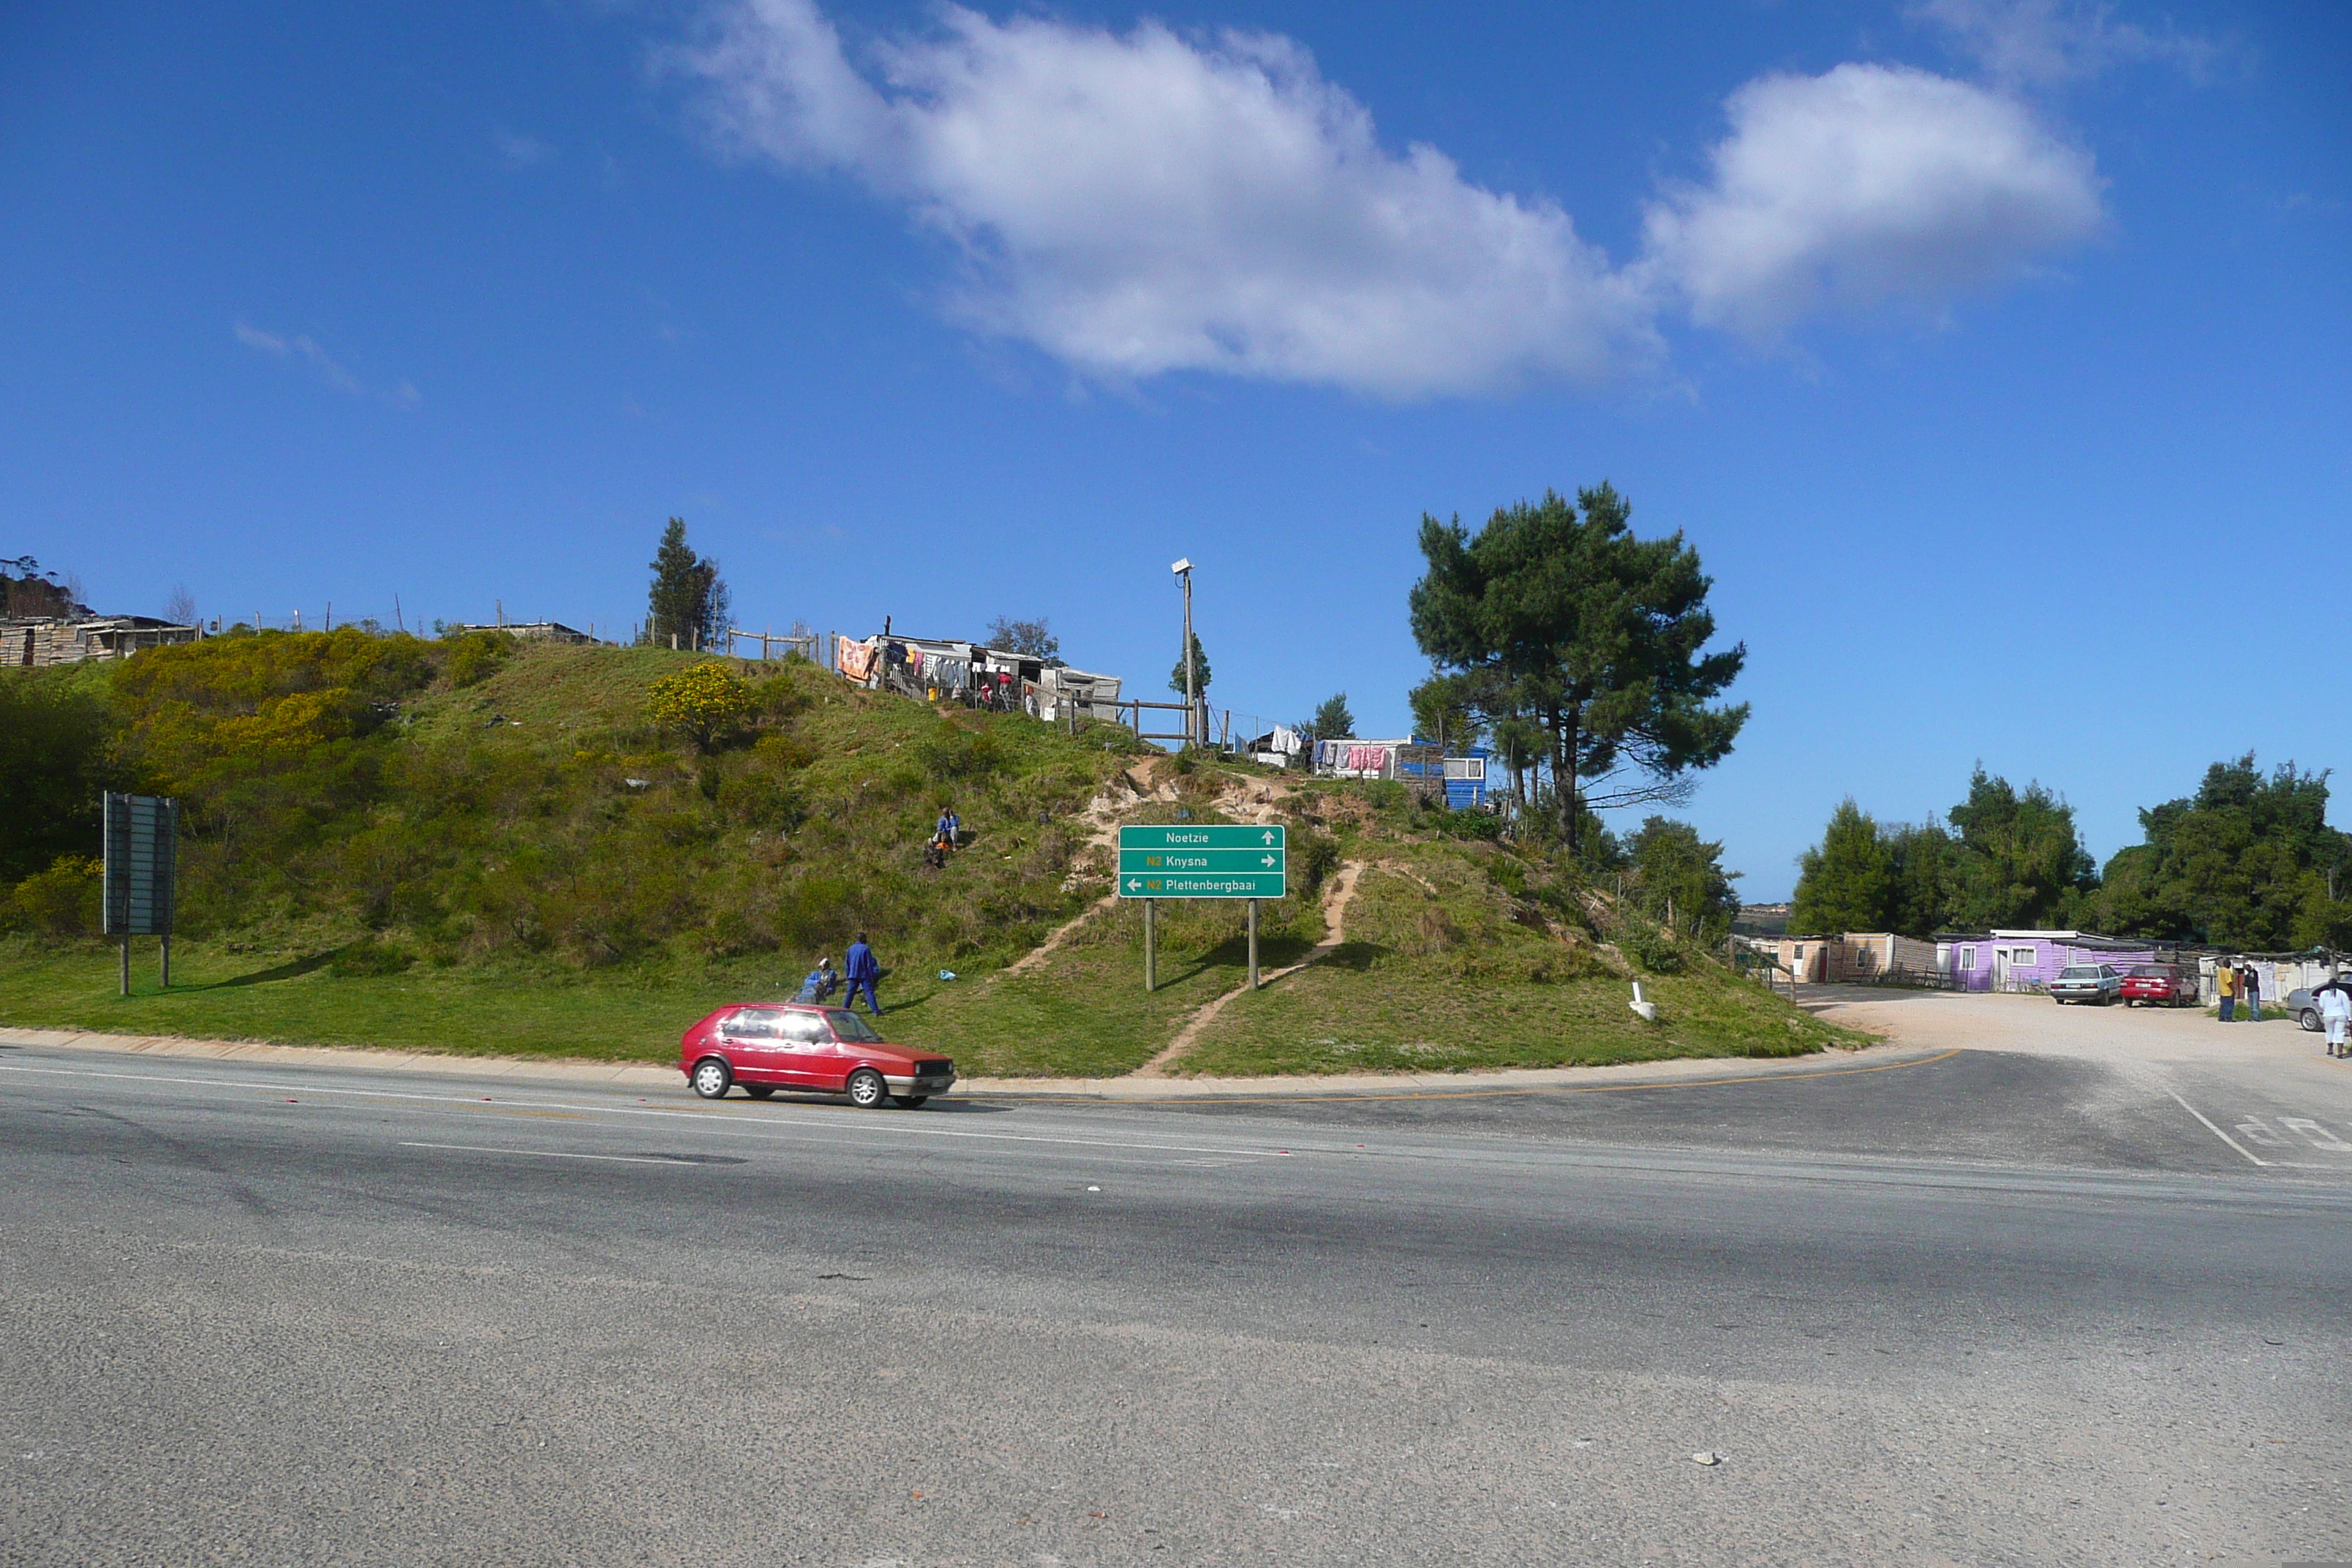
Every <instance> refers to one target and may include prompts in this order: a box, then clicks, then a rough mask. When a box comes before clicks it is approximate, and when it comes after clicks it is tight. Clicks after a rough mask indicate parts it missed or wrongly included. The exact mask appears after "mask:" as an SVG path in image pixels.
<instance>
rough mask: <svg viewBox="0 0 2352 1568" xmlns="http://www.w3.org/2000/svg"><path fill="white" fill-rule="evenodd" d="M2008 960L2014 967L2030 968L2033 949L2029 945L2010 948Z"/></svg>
mask: <svg viewBox="0 0 2352 1568" xmlns="http://www.w3.org/2000/svg"><path fill="white" fill-rule="evenodd" d="M2009 962H2010V963H2011V965H2012V966H2013V967H2015V968H2019V969H2031V968H2032V967H2033V950H2032V948H2030V947H2018V948H2011V950H2010V953H2009Z"/></svg>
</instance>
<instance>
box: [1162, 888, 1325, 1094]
mask: <svg viewBox="0 0 2352 1568" xmlns="http://www.w3.org/2000/svg"><path fill="white" fill-rule="evenodd" d="M1364 865H1365V863H1364V862H1363V861H1361V860H1348V861H1343V862H1341V863H1340V866H1339V875H1338V876H1336V877H1334V878H1332V879H1331V885H1330V886H1329V887H1328V888H1326V889H1324V890H1323V925H1324V934H1323V940H1322V941H1321V942H1317V943H1316V944H1315V945H1314V946H1313V947H1312V948H1310V949H1308V950H1307V956H1306V957H1304V958H1302V959H1300V960H1299V961H1298V962H1297V963H1293V964H1290V965H1287V966H1286V967H1285V968H1281V969H1276V970H1273V971H1270V972H1266V973H1262V974H1261V975H1260V976H1259V984H1260V985H1261V986H1265V985H1271V984H1274V983H1275V982H1276V981H1277V980H1280V979H1281V978H1283V977H1284V976H1285V975H1287V974H1296V973H1298V972H1299V971H1300V970H1302V969H1304V968H1306V967H1307V965H1308V964H1310V963H1318V962H1319V961H1320V960H1322V959H1326V958H1328V957H1330V956H1331V955H1332V954H1333V953H1335V952H1339V944H1340V943H1342V942H1346V941H1347V940H1348V903H1349V900H1351V899H1353V898H1354V897H1355V896H1356V881H1357V879H1358V878H1359V877H1360V876H1361V875H1362V873H1363V870H1364ZM1248 990H1249V983H1248V982H1247V981H1244V982H1243V983H1242V984H1239V985H1236V986H1234V988H1233V989H1232V990H1231V991H1228V992H1226V993H1225V994H1223V995H1222V996H1220V997H1218V998H1216V1000H1214V1001H1213V1002H1210V1003H1208V1004H1207V1005H1204V1006H1202V1008H1201V1009H1200V1010H1199V1011H1198V1012H1196V1013H1194V1014H1193V1015H1192V1016H1191V1017H1190V1018H1188V1019H1186V1020H1185V1021H1184V1026H1183V1027H1182V1028H1181V1029H1179V1030H1177V1031H1176V1037H1175V1038H1174V1039H1172V1040H1171V1041H1169V1042H1168V1044H1167V1046H1166V1047H1163V1048H1162V1049H1161V1050H1160V1054H1159V1055H1158V1056H1155V1057H1153V1058H1151V1059H1150V1061H1148V1062H1146V1063H1144V1064H1143V1065H1142V1066H1141V1067H1139V1068H1136V1069H1135V1071H1134V1072H1133V1073H1131V1074H1129V1077H1132V1078H1165V1077H1167V1076H1168V1068H1169V1065H1170V1064H1171V1063H1173V1062H1176V1061H1179V1060H1181V1059H1182V1058H1183V1057H1184V1056H1185V1054H1186V1053H1188V1052H1189V1051H1191V1050H1192V1047H1193V1044H1194V1042H1196V1041H1198V1040H1199V1039H1200V1037H1201V1034H1202V1030H1204V1029H1206V1028H1207V1027H1208V1026H1210V1025H1211V1024H1212V1023H1213V1022H1215V1021H1216V1016H1217V1015H1218V1014H1220V1013H1222V1012H1223V1011H1224V1010H1225V1008H1226V1006H1227V1005H1228V1004H1230V1003H1231V1002H1233V1000H1234V998H1235V997H1238V996H1241V995H1244V994H1246V993H1247V992H1248Z"/></svg>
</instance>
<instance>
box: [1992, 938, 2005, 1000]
mask: <svg viewBox="0 0 2352 1568" xmlns="http://www.w3.org/2000/svg"><path fill="white" fill-rule="evenodd" d="M1992 988H1993V989H1994V990H1996V991H2006V990H2008V989H2009V949H2007V948H2005V947H1996V948H1994V949H1993V950H1992Z"/></svg>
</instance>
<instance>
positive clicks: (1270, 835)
mask: <svg viewBox="0 0 2352 1568" xmlns="http://www.w3.org/2000/svg"><path fill="white" fill-rule="evenodd" d="M1265 842H1267V843H1268V844H1271V843H1273V842H1274V829H1273V828H1271V827H1269V828H1267V829H1266V830H1265Z"/></svg>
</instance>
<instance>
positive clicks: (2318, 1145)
mask: <svg viewBox="0 0 2352 1568" xmlns="http://www.w3.org/2000/svg"><path fill="white" fill-rule="evenodd" d="M2279 1125H2280V1126H2281V1127H2284V1128H2285V1129H2286V1130H2287V1131H2290V1132H2300V1133H2301V1134H2303V1141H2304V1142H2306V1143H2308V1144H2310V1145H2311V1146H2312V1147H2313V1148H2315V1149H2325V1150H2326V1151H2327V1152H2329V1153H2331V1154H2352V1143H2347V1142H2344V1140H2343V1139H2341V1138H2338V1137H2337V1136H2336V1134H2335V1133H2333V1132H2330V1131H2328V1130H2327V1129H2326V1128H2325V1127H2322V1126H2321V1125H2320V1124H2319V1123H2318V1122H2316V1121H2313V1120H2311V1118H2309V1117H2307V1116H2282V1117H2280V1118H2279Z"/></svg>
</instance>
